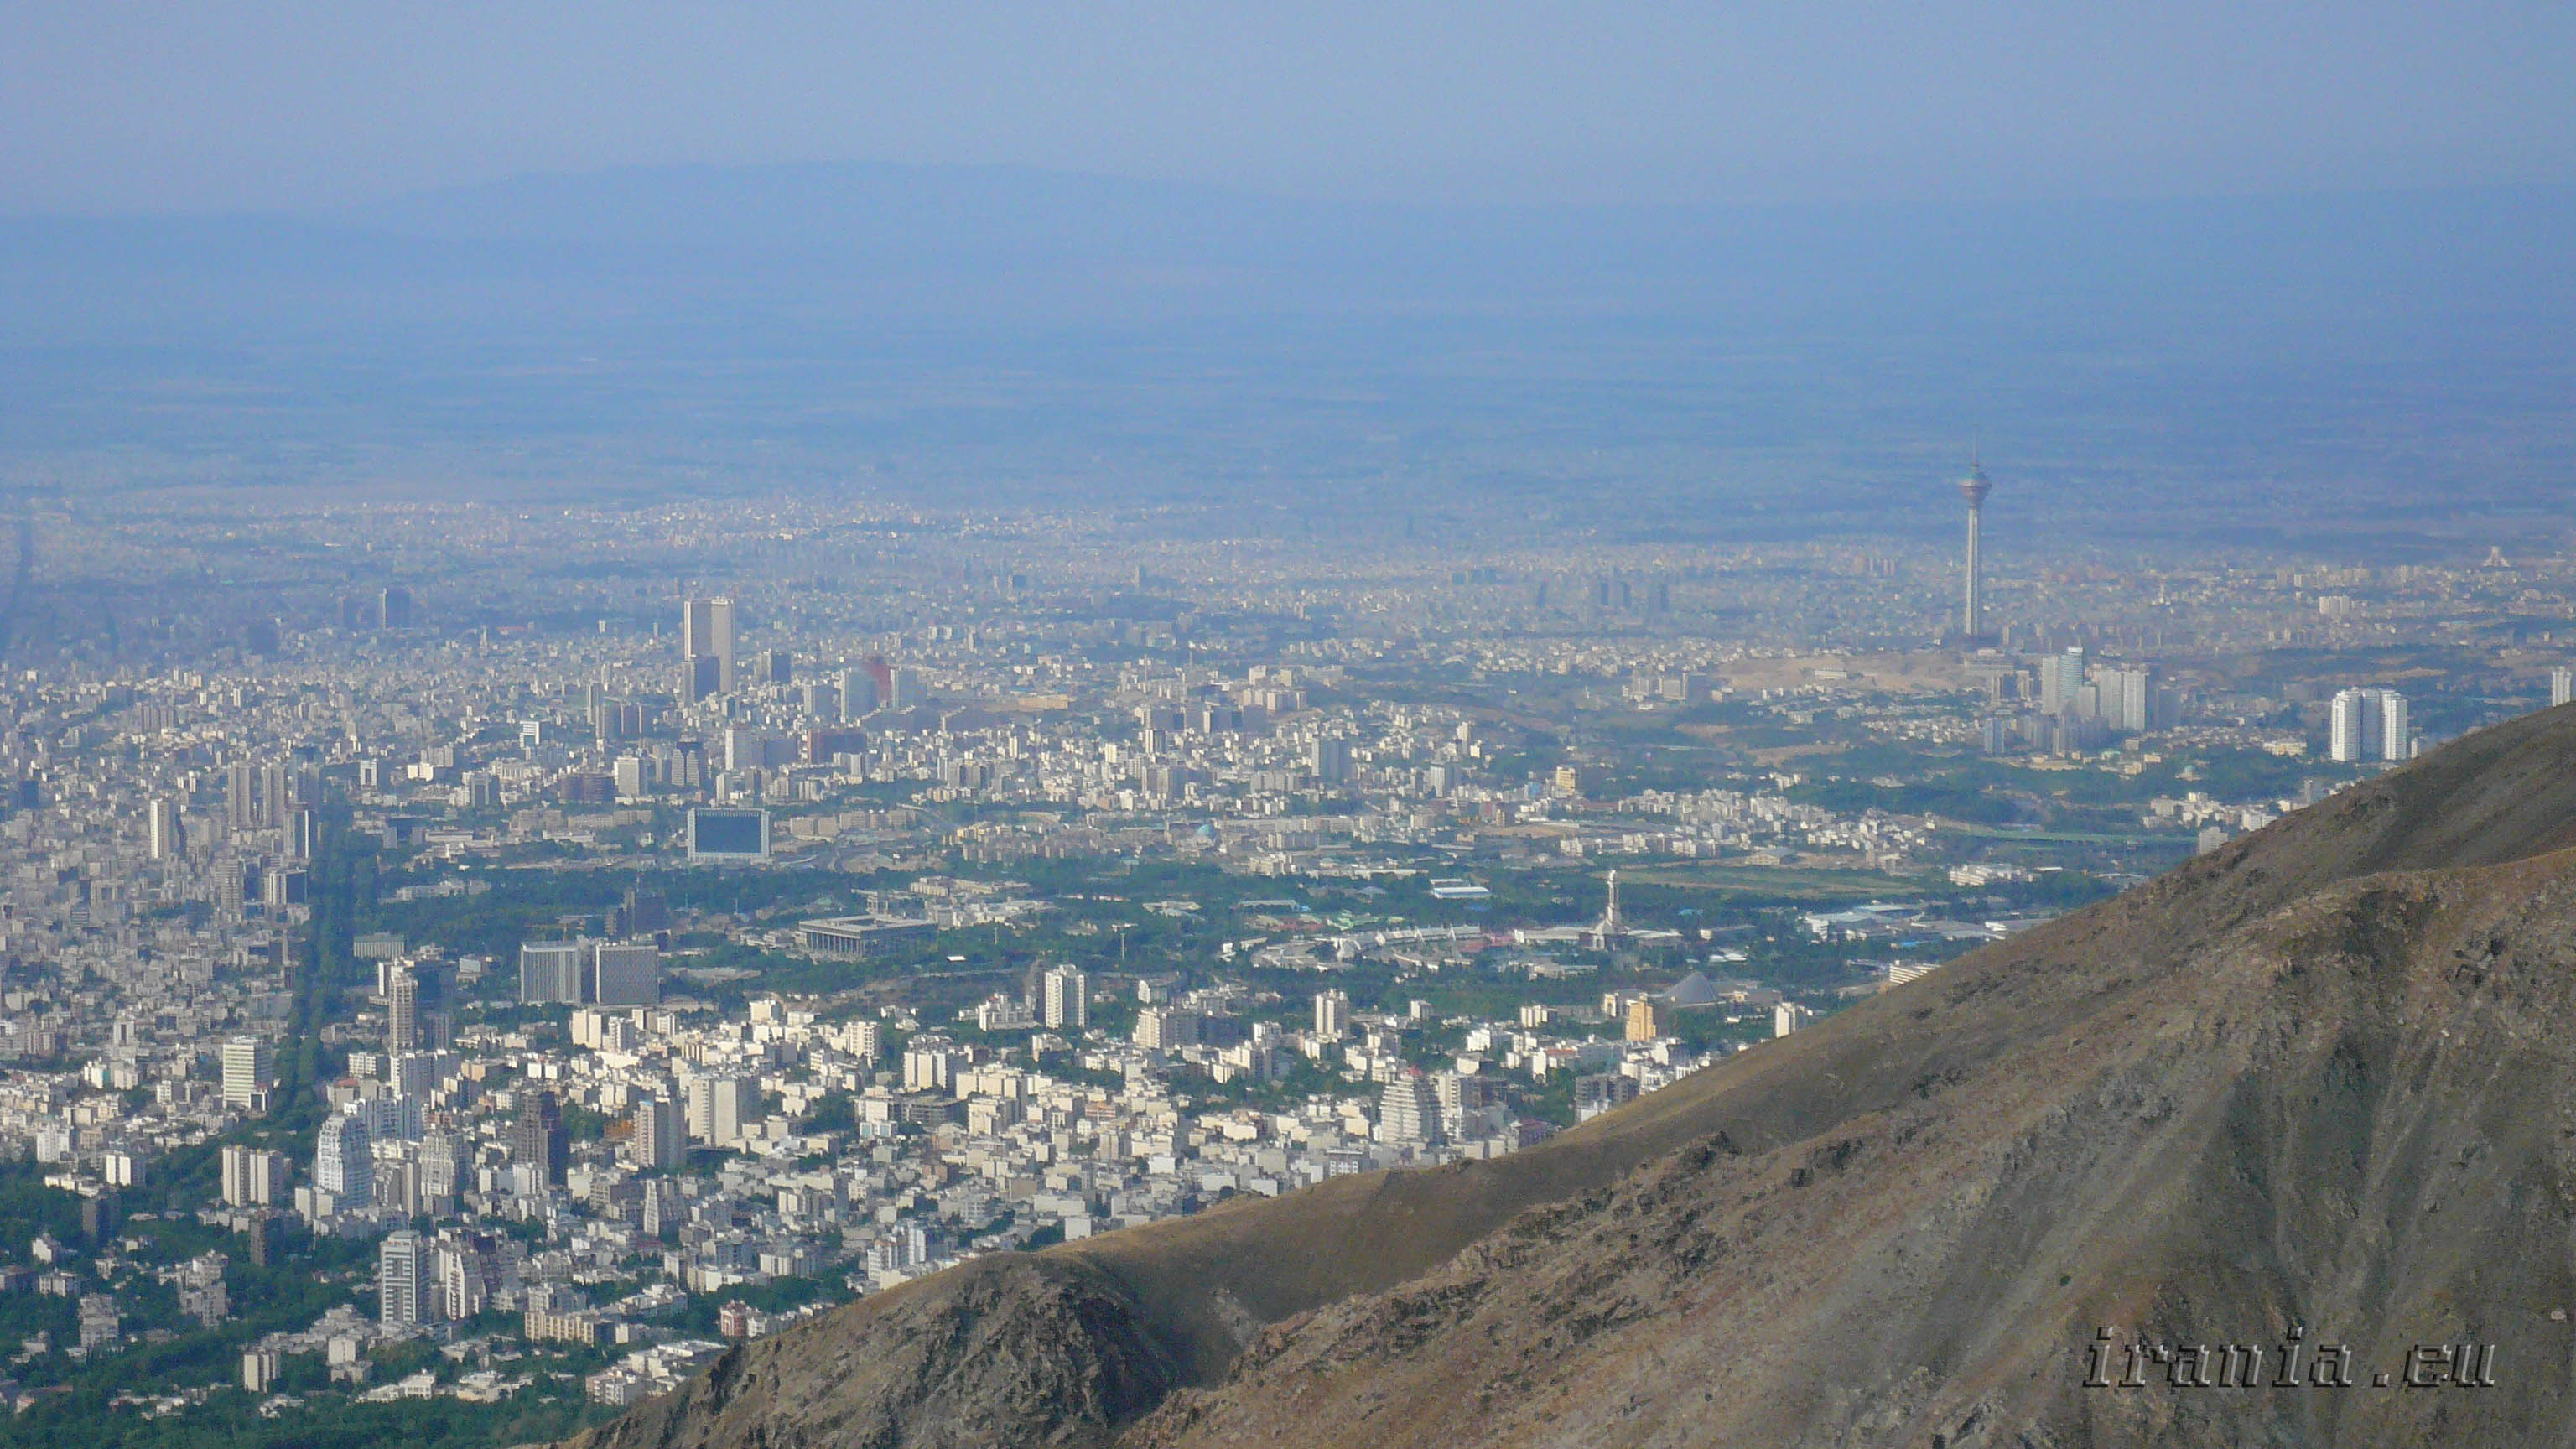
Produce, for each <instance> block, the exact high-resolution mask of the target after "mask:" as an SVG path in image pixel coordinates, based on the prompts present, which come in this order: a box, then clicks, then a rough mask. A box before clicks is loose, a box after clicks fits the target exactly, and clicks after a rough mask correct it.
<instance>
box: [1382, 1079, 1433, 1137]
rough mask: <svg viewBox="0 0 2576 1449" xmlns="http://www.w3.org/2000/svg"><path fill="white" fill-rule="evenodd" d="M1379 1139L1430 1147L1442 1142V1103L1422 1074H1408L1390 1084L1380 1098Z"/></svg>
mask: <svg viewBox="0 0 2576 1449" xmlns="http://www.w3.org/2000/svg"><path fill="white" fill-rule="evenodd" d="M1377 1120H1378V1135H1379V1136H1381V1137H1383V1138H1385V1139H1386V1140H1387V1141H1388V1142H1394V1143H1411V1144H1414V1145H1417V1146H1428V1145H1430V1144H1432V1143H1436V1142H1439V1141H1440V1140H1442V1137H1443V1135H1444V1134H1443V1133H1442V1132H1441V1130H1440V1099H1439V1098H1438V1097H1437V1096H1435V1095H1434V1094H1433V1092H1432V1090H1431V1083H1430V1082H1429V1080H1427V1079H1426V1078H1424V1077H1423V1076H1422V1074H1421V1073H1419V1072H1407V1073H1405V1074H1404V1075H1403V1076H1401V1077H1398V1078H1397V1079H1395V1080H1394V1081H1392V1082H1389V1083H1387V1084H1386V1091H1385V1093H1384V1094H1383V1095H1382V1096H1380V1097H1379V1098H1378V1109H1377Z"/></svg>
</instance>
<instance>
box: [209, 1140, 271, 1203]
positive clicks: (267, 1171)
mask: <svg viewBox="0 0 2576 1449" xmlns="http://www.w3.org/2000/svg"><path fill="white" fill-rule="evenodd" d="M285 1191H286V1154H285V1153H283V1152H263V1151H261V1150H260V1149H259V1148H256V1147H244V1146H241V1145H239V1144H238V1143H236V1144H233V1145H230V1146H227V1147H226V1148H224V1153H223V1194H224V1205H225V1206H227V1207H270V1206H273V1205H275V1204H276V1202H277V1201H278V1199H279V1197H280V1196H282V1195H283V1194H284V1193H285Z"/></svg>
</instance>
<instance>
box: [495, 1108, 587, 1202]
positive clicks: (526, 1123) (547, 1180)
mask: <svg viewBox="0 0 2576 1449" xmlns="http://www.w3.org/2000/svg"><path fill="white" fill-rule="evenodd" d="M571 1156H572V1143H571V1141H570V1139H569V1138H568V1137H567V1136H566V1135H565V1132H564V1125H563V1108H562V1107H561V1106H560V1105H559V1104H557V1103H556V1101H555V1094H554V1093H552V1092H535V1093H532V1094H530V1095H529V1097H528V1099H527V1100H526V1101H524V1102H522V1103H521V1104H520V1105H519V1116H518V1119H517V1120H516V1121H514V1122H512V1123H511V1124H510V1157H511V1160H512V1161H514V1162H517V1163H518V1164H519V1165H520V1166H522V1167H525V1168H527V1169H528V1175H529V1177H530V1178H531V1179H533V1184H532V1185H535V1186H546V1185H552V1186H555V1187H561V1186H563V1180H564V1169H565V1168H567V1167H569V1166H571V1162H570V1158H571Z"/></svg>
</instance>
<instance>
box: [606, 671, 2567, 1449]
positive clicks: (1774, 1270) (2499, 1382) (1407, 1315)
mask: <svg viewBox="0 0 2576 1449" xmlns="http://www.w3.org/2000/svg"><path fill="white" fill-rule="evenodd" d="M2571 846H2576V707H2568V708H2561V709H2557V710H2553V711H2549V712H2547V713H2545V714H2540V715H2535V716H2531V717H2528V718H2525V719H2522V720H2518V721H2515V722H2512V723H2510V724H2506V725H2503V726H2499V727H2496V728H2493V729H2489V730H2486V731H2482V732H2479V733H2477V734H2473V735H2471V736H2468V737H2467V738H2465V739H2463V740H2461V741H2459V742H2457V743H2455V744H2453V745H2451V746H2448V747H2446V748H2444V749H2443V750H2441V751H2439V752H2437V753H2436V754H2434V755H2432V756H2430V757H2428V758H2426V759H2424V760H2421V761H2418V762H2416V763H2415V764H2414V765H2411V766H2409V767H2407V768H2405V769H2402V770H2398V771H2395V772H2393V773H2391V774H2389V775H2387V776H2384V777H2381V778H2378V779H2376V780H2372V781H2368V782H2365V783H2363V784H2361V785H2358V786H2356V787H2354V788H2352V789H2350V790H2347V791H2345V792H2343V793H2341V794H2339V795H2337V796H2336V797H2334V798H2333V799H2331V800H2329V801H2328V802H2326V803H2324V804H2322V805H2319V806H2317V807H2314V808H2312V809H2310V810H2307V811H2303V812H2300V813H2298V814H2295V815H2293V816H2290V817H2288V818H2286V819H2284V820H2283V821H2281V822H2279V823H2277V824H2275V825H2273V826H2271V827H2269V828H2267V829H2265V830H2263V831H2261V832H2258V833H2256V834H2255V835H2252V836H2249V837H2247V838H2244V839H2242V840H2239V841H2236V842H2233V843H2231V844H2229V845H2228V846H2226V847H2224V848H2223V849H2221V850H2219V851H2217V852H2214V853H2212V854H2210V855H2207V856H2204V857H2201V858H2199V859H2197V860H2195V861H2193V862H2192V863H2191V864H2189V865H2187V866H2184V867H2182V868H2180V869H2178V870H2176V871H2174V872H2173V873H2171V874H2169V875H2167V876H2165V877H2163V878H2161V879H2159V880H2158V881H2156V882H2154V883H2151V884H2150V885H2148V886H2145V887H2141V888H2139V889H2138V890H2135V891H2132V892H2130V893H2129V894H2127V895H2125V896H2122V897H2120V898H2118V899H2116V900H2112V901H2108V902H2105V903H2103V904H2101V905H2098V906H2095V907H2093V908H2091V909H2088V910H2086V911H2083V912H2081V913H2078V914H2077V915H2074V916H2071V917H2068V918H2065V919H2064V920H2061V921H2059V922H2056V923H2053V924H2052V925H2050V926H2048V927H2045V928H2042V929H2040V930H2036V931H2033V932H2030V933H2027V934H2025V935H2023V936H2020V937H2016V938H2015V939H2014V940H2012V941H2009V942H2006V943H2002V944H1999V945H1996V946H1993V947H1989V948H1986V949H1984V950H1981V951H1979V952H1977V953H1975V954H1973V955H1971V956H1970V957H1968V958H1966V959H1964V960H1962V961H1960V962H1958V963H1956V964H1954V965H1952V966H1950V967H1947V968H1945V969H1944V970H1942V971H1940V972H1938V973H1935V974H1934V975H1932V976H1930V977H1926V978H1924V979H1922V980H1920V981H1917V982H1915V983H1911V984H1909V985H1907V986H1905V987H1903V988H1899V989H1897V990H1895V991H1892V992H1889V993H1887V994H1885V995H1883V996H1880V997H1877V998H1874V999H1873V1000H1871V1001H1868V1002H1866V1003H1863V1004H1861V1005H1859V1006H1856V1007H1854V1008H1852V1009H1851V1010H1849V1011H1846V1012H1844V1013H1841V1014H1839V1015H1837V1016H1835V1017H1833V1018H1831V1019H1829V1020H1827V1021H1825V1022H1823V1023H1821V1024H1819V1025H1818V1026H1816V1027H1813V1028H1810V1029H1809V1030H1807V1031H1804V1032H1801V1033H1799V1034H1798V1035H1796V1036H1793V1037H1790V1038H1787V1039H1784V1040H1782V1041H1778V1042H1774V1043H1769V1044H1766V1045H1764V1046H1762V1047H1760V1048H1757V1049H1756V1050H1754V1051H1752V1052H1749V1053H1746V1054H1744V1055H1741V1056H1738V1057H1735V1058H1731V1059H1729V1060H1728V1061H1727V1062H1725V1063H1724V1064H1722V1065H1720V1066H1718V1067H1716V1068H1713V1069H1711V1070H1709V1071H1707V1072H1704V1073H1701V1074H1699V1075H1698V1076H1696V1077H1693V1078H1691V1079H1689V1080H1687V1081H1685V1082H1683V1083H1681V1084H1679V1085H1677V1086H1675V1087H1673V1088H1670V1089H1667V1090H1666V1091H1663V1092H1659V1093H1657V1094H1655V1095H1654V1096H1652V1097H1649V1098H1646V1099H1643V1100H1641V1101H1639V1102H1637V1103H1635V1104H1632V1105H1631V1106H1629V1107H1627V1108H1624V1109H1621V1110H1620V1111H1617V1112H1614V1113H1611V1114H1608V1115H1606V1116H1604V1117H1601V1118H1598V1119H1595V1120H1594V1121H1593V1122H1591V1123H1588V1124H1586V1125H1585V1126H1583V1127H1582V1128H1579V1129H1577V1130H1575V1131H1573V1132H1569V1133H1567V1134H1564V1135H1563V1136H1562V1137H1560V1138H1557V1139H1555V1140H1553V1141H1551V1142H1549V1143H1547V1144H1543V1145H1542V1146H1540V1147H1538V1148H1535V1149H1532V1150H1530V1151H1527V1152H1523V1153H1520V1154H1516V1155H1514V1156H1512V1157H1509V1158H1504V1159H1500V1160H1497V1161H1494V1162H1490V1163H1464V1164H1456V1165H1452V1166H1448V1167H1443V1168H1438V1169H1433V1170H1429V1171H1421V1172H1405V1171H1399V1172H1395V1173H1391V1174H1379V1175H1375V1176H1371V1177H1367V1178H1358V1179H1336V1180H1334V1181H1332V1182H1329V1183H1326V1184H1324V1185H1322V1186H1320V1187H1318V1188H1315V1189H1310V1190H1308V1191H1305V1192H1301V1193H1296V1194H1292V1195H1289V1196H1287V1197H1283V1198H1279V1199H1275V1200H1265V1201H1258V1202H1252V1203H1236V1204H1229V1205H1227V1206H1225V1207H1222V1208H1220V1209H1217V1210H1214V1211H1211V1212H1208V1213H1206V1214H1202V1215H1200V1216H1199V1217H1196V1218H1191V1219H1185V1220H1179V1221H1175V1222H1168V1223H1159V1224H1155V1225H1152V1226H1149V1227H1145V1228H1139V1229H1132V1230H1129V1231H1125V1232H1120V1233H1113V1234H1109V1235H1106V1236H1104V1237H1101V1238H1097V1239H1093V1240H1089V1241H1086V1242H1083V1243H1078V1244H1071V1245H1067V1246H1065V1247H1063V1248H1059V1249H1055V1250H1050V1251H1049V1252H1048V1253H1046V1254H1043V1255H1037V1256H1034V1257H1018V1258H1003V1259H991V1260H983V1261H979V1262H977V1263H975V1264H972V1265H969V1266H968V1267H967V1268H964V1269H960V1270H956V1271H953V1272H951V1273H947V1274H942V1275H939V1276H937V1277H934V1278H931V1279H928V1280H924V1281H922V1282H919V1283H915V1284H911V1285H907V1286H906V1287H904V1288H902V1289H898V1290H896V1291H894V1292H890V1293H885V1294H880V1295H876V1296H873V1297H870V1298H868V1299H864V1300H861V1301H860V1302H859V1303H857V1304H854V1305H851V1306H850V1307H847V1308H844V1309H842V1310H839V1311H837V1312H835V1313H833V1314H831V1315H828V1316H826V1317H824V1318H821V1319H819V1320H816V1321H815V1322H813V1323H810V1324H807V1325H803V1326H800V1327H798V1328H796V1329H793V1330H791V1331H789V1332H787V1333H784V1334H781V1335H779V1336H777V1337H775V1338H772V1339H765V1340H761V1341H759V1342H755V1343H752V1344H748V1345H745V1346H742V1347H740V1348H737V1349H735V1350H733V1351H732V1352H731V1353H730V1354H729V1355H728V1356H727V1358H726V1359H725V1360H724V1362H723V1363H722V1364H720V1365H719V1366H718V1368H717V1369H716V1370H715V1371H714V1372H713V1373H712V1374H711V1375H710V1376H709V1377H708V1378H706V1379H705V1380H702V1381H700V1382H699V1383H697V1384H694V1385H692V1386H691V1387H690V1388H688V1389H686V1390H684V1391H682V1392H681V1393H679V1394H677V1395H674V1396H672V1397H671V1398H669V1399H666V1400H663V1401H660V1402H657V1403H654V1404H650V1405H646V1406H644V1407H642V1408H640V1409H638V1410H636V1411H634V1412H633V1413H631V1414H629V1415H628V1416H627V1417H626V1418H624V1419H621V1420H620V1421H618V1422H617V1423H615V1424H612V1425H610V1426H608V1427H606V1428H603V1429H600V1430H597V1431H594V1432H592V1433H591V1434H588V1435H586V1436H584V1437H583V1439H582V1440H580V1441H578V1442H579V1443H580V1444H581V1445H582V1446H583V1449H644V1446H648V1445H649V1446H654V1449H750V1446H754V1445H758V1446H764V1449H774V1446H791V1445H816V1446H820V1445H824V1444H833V1445H840V1444H864V1445H870V1446H897V1445H901V1446H925V1449H926V1446H947V1445H964V1444H969V1443H979V1444H996V1445H1020V1444H1028V1445H1036V1444H1092V1445H1111V1444H1117V1445H1123V1446H1130V1449H1185V1446H1191V1449H1195V1446H1215V1445H1250V1444H1293V1445H1351V1446H1368V1449H1394V1446H1404V1445H1424V1446H1429V1445H1443V1446H1446V1445H1459V1444H1466V1445H1529V1446H1535V1445H1566V1446H1576V1445H1582V1446H1591V1445H1637V1446H1645V1445H1682V1444H1693V1445H1696V1444H1764V1445H1811V1444H1812V1445H1844V1444H1914V1445H1940V1446H1943V1449H1955V1446H1963V1445H2002V1444H2013V1445H2052V1446H2060V1445H2064V1446H2071V1445H2089V1444H2106V1445H2107V1444H2123V1445H2125V1444H2172V1445H2197V1444H2210V1443H2258V1442H2259V1443H2267V1444H2318V1445H2326V1444H2389V1445H2397V1444H2425V1443H2443V1444H2542V1443H2557V1442H2559V1441H2560V1439H2561V1438H2562V1437H2563V1434H2564V1431H2565V1424H2566V1422H2567V1420H2566V1413H2567V1408H2568V1404H2569V1399H2570V1395H2571V1392H2576V1327H2571V1325H2570V1317H2571V1313H2576V1147H2571V1145H2570V1144H2571V1143H2576V849H2571ZM1075 1320H1079V1321H1080V1322H1082V1323H1083V1324H1084V1325H1086V1326H1085V1328H1084V1329H1083V1331H1082V1333H1081V1334H1080V1335H1079V1336H1078V1341H1077V1339H1076V1338H1075V1337H1073V1336H1070V1335H1068V1334H1067V1333H1066V1332H1065V1331H1064V1325H1065V1324H1066V1323H1067V1322H1069V1321H1075ZM2104 1328H2109V1329H2111V1330H2113V1332H2114V1333H2115V1334H2116V1335H2117V1336H2118V1339H2119V1341H2120V1342H2122V1343H2126V1342H2128V1341H2130V1340H2131V1339H2132V1338H2139V1339H2143V1340H2144V1341H2146V1342H2149V1343H2155V1344H2164V1345H2169V1346H2171V1345H2181V1346H2190V1345H2195V1344H2219V1343H2236V1344H2253V1343H2260V1344H2262V1345H2265V1346H2267V1348H2277V1346H2278V1345H2280V1344H2281V1343H2283V1342H2285V1341H2286V1340H2287V1339H2288V1337H2289V1335H2290V1334H2291V1331H2292V1330H2293V1329H2294V1328H2295V1329H2297V1330H2299V1331H2300V1332H2301V1333H2302V1334H2304V1335H2308V1336H2310V1337H2311V1338H2312V1339H2313V1341H2314V1342H2315V1343H2316V1344H2318V1345H2328V1344H2333V1343H2344V1344H2348V1345H2349V1346H2350V1347H2351V1349H2352V1350H2353V1355H2354V1361H2355V1363H2356V1364H2357V1365H2358V1366H2359V1368H2360V1369H2361V1370H2362V1374H2361V1377H2360V1379H2359V1381H2358V1382H2357V1384H2356V1386H2355V1387H2353V1388H2350V1389H2309V1388H2299V1389H2271V1388H2260V1389H2245V1390H2231V1391H2226V1392H2220V1391H2215V1390H2200V1389H2191V1388H2173V1387H2171V1386H2169V1385H2167V1386H2162V1387H2150V1388H2126V1389H2123V1388H2116V1387H2097V1386H2088V1384H2087V1374H2088V1368H2087V1365H2088V1363H2090V1362H2091V1359H2090V1354H2091V1353H2092V1351H2093V1350H2094V1349H2095V1347H2096V1345H2097V1344H2098V1343H2099V1342H2100V1340H2099V1339H2098V1338H2097V1333H2098V1331H2099V1330H2101V1329H2104ZM2461 1343H2479V1344H2492V1345H2495V1353H2494V1357H2495V1359H2496V1363H2497V1367H2496V1368H2495V1370H2494V1372H2493V1374H2492V1377H2493V1378H2494V1380H2495V1385H2494V1386H2493V1387H2491V1388H2490V1387H2478V1388H2468V1387H2458V1386H2453V1387H2449V1388H2446V1389H2442V1390H2439V1391H2436V1390H2433V1389H2421V1390H2409V1389H2403V1388H2399V1387H2391V1388H2389V1389H2379V1388H2375V1387H2373V1381H2372V1379H2371V1377H2370V1375H2371V1374H2374V1373H2378V1372H2382V1371H2396V1372H2402V1371H2403V1368H2404V1365H2405V1364H2406V1363H2407V1362H2408V1361H2409V1355H2410V1354H2411V1353H2412V1352H2413V1351H2414V1349H2415V1348H2416V1346H2417V1345H2456V1344H2461ZM970 1346H971V1351H970ZM1148 1403H1150V1405H1151V1407H1143V1406H1144V1405H1146V1404H1148Z"/></svg>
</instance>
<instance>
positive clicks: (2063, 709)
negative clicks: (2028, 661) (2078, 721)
mask: <svg viewBox="0 0 2576 1449" xmlns="http://www.w3.org/2000/svg"><path fill="white" fill-rule="evenodd" d="M2083 688H2084V646H2083V645H2081V644H2071V645H2068V646H2067V648H2066V652H2065V653H2063V654H2050V655H2045V656H2043V657H2042V658H2041V659H2040V661H2039V712H2040V713H2041V714H2066V713H2069V712H2070V711H2072V710H2073V709H2074V708H2075V704H2076V697H2077V695H2078V694H2080V693H2081V692H2082V691H2083Z"/></svg>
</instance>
